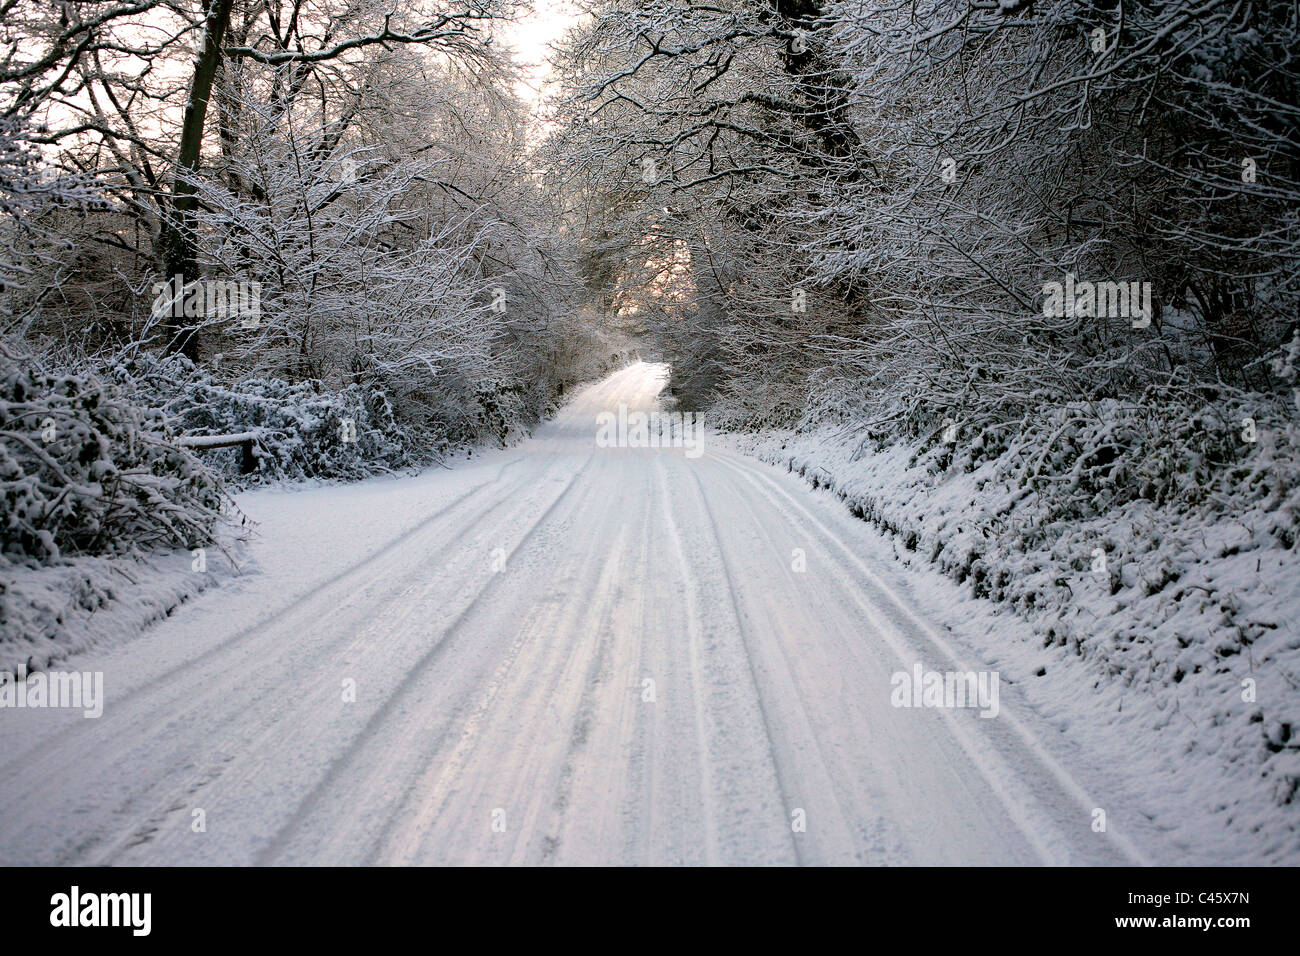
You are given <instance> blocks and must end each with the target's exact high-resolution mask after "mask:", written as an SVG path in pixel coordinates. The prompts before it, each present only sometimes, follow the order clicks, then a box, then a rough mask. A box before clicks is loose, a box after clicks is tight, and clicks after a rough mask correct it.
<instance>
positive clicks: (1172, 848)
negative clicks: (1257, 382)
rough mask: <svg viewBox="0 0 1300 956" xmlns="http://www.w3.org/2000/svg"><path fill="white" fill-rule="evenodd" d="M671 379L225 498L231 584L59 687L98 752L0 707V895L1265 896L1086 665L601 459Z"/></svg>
mask: <svg viewBox="0 0 1300 956" xmlns="http://www.w3.org/2000/svg"><path fill="white" fill-rule="evenodd" d="M665 375H666V370H665V368H664V367H662V366H656V365H651V364H646V363H638V364H636V365H633V366H631V367H629V368H626V369H624V370H621V371H619V372H616V373H614V374H613V375H611V376H609V377H608V378H606V379H604V380H603V381H601V382H598V383H596V384H594V385H592V386H589V387H587V388H585V389H583V390H582V391H581V392H579V393H578V394H576V395H575V396H574V397H573V398H572V400H571V401H570V402H569V404H568V405H567V406H566V407H565V408H564V409H562V410H561V412H560V413H559V414H558V415H557V416H556V418H555V419H554V420H552V421H551V422H549V423H547V424H546V425H544V426H542V427H541V428H539V429H538V431H537V433H536V435H535V436H534V437H533V438H532V439H530V440H528V441H526V442H524V443H522V444H520V445H518V446H516V447H513V448H506V449H493V450H489V451H487V452H485V453H481V452H476V453H474V454H473V455H472V456H470V455H466V456H464V457H457V458H455V459H452V460H450V461H449V463H448V464H449V467H446V468H433V469H430V470H428V471H425V472H423V473H422V474H420V475H418V476H415V477H384V478H376V479H370V480H366V481H362V482H358V483H355V484H351V485H336V486H320V485H316V486H311V485H308V486H296V487H279V488H262V489H257V490H253V491H248V492H245V493H243V494H241V495H239V496H238V499H237V501H238V504H239V507H240V508H241V510H242V511H244V512H245V513H246V514H247V515H249V516H250V517H251V518H252V519H253V520H255V521H256V522H257V523H258V534H257V536H256V537H254V538H253V539H252V540H250V541H249V542H248V543H247V545H246V551H245V552H244V553H242V554H241V556H240V566H239V571H238V572H237V573H233V572H232V573H231V574H229V575H227V576H225V577H222V578H221V579H220V582H219V586H214V587H209V588H207V589H205V590H204V591H203V592H202V593H199V594H196V595H194V596H193V597H191V598H190V599H189V600H187V601H186V602H185V603H183V604H182V605H180V606H179V607H178V608H176V610H175V611H174V613H172V614H170V615H169V616H167V617H166V618H165V619H163V620H161V621H159V622H158V623H157V624H156V625H155V626H153V627H151V628H149V629H148V630H147V631H145V632H144V633H143V634H142V635H140V636H139V637H137V638H136V639H134V640H130V641H116V642H115V641H109V640H104V641H102V642H100V643H98V644H97V645H96V646H93V647H91V648H89V649H88V650H86V651H84V652H82V653H79V654H75V655H72V656H70V657H68V658H66V659H65V660H63V661H61V662H60V665H59V666H60V667H62V668H66V669H69V670H74V669H75V670H77V671H82V672H97V673H103V675H104V690H105V696H106V700H105V703H104V711H103V716H102V717H100V718H99V719H97V720H85V719H83V718H82V717H81V715H80V713H74V712H71V711H60V710H51V709H44V710H36V709H29V710H3V709H0V764H2V765H3V773H0V808H2V811H0V863H3V864H18V863H79V864H83V863H84V864H106V863H112V864H248V863H284V864H306V863H312V864H332V863H339V864H343V863H349V864H359V863H380V864H382V863H557V864H584V863H647V864H668V863H755V864H780V863H807V864H814V863H888V864H907V863H912V864H944V863H953V864H992V863H1022V864H1024V863H1030V864H1037V863H1074V864H1134V863H1147V862H1151V863H1209V862H1229V861H1237V862H1240V861H1255V862H1278V861H1294V860H1295V858H1296V846H1295V841H1294V837H1293V836H1292V835H1291V834H1290V832H1289V831H1288V829H1287V828H1286V826H1285V823H1286V822H1287V817H1286V816H1285V815H1284V813H1283V811H1281V810H1279V809H1278V808H1276V807H1274V806H1271V805H1268V804H1266V803H1265V802H1263V801H1261V800H1260V799H1258V798H1259V796H1260V794H1259V791H1260V788H1259V787H1257V786H1245V785H1240V786H1238V787H1236V788H1234V789H1232V790H1231V791H1228V790H1225V789H1224V787H1223V784H1222V781H1223V780H1224V779H1225V778H1224V777H1223V775H1222V774H1220V775H1219V776H1218V777H1216V778H1215V779H1214V780H1209V781H1201V780H1196V779H1193V778H1195V777H1196V776H1197V775H1198V774H1203V773H1206V772H1207V771H1208V770H1209V769H1210V768H1212V767H1214V766H1215V764H1214V761H1213V760H1212V759H1210V758H1209V757H1208V756H1207V757H1203V756H1201V755H1200V754H1199V752H1198V753H1196V754H1193V755H1192V758H1191V759H1190V760H1186V762H1185V763H1180V762H1179V760H1178V759H1177V758H1178V755H1177V754H1175V753H1174V752H1173V751H1175V750H1176V749H1177V747H1178V746H1179V745H1180V743H1181V742H1183V741H1185V739H1186V737H1185V735H1183V734H1182V731H1181V729H1180V728H1179V727H1178V724H1179V723H1181V722H1183V721H1182V717H1181V716H1175V717H1174V718H1173V719H1172V720H1169V721H1168V724H1167V727H1165V728H1164V729H1160V728H1157V727H1155V726H1154V725H1153V724H1152V721H1153V720H1154V719H1155V715H1157V713H1158V707H1157V702H1156V701H1154V700H1150V701H1144V700H1140V699H1139V700H1133V698H1132V696H1131V695H1130V696H1129V697H1126V698H1125V701H1126V702H1125V706H1124V710H1123V712H1122V717H1116V716H1115V715H1114V714H1113V713H1112V708H1111V707H1110V706H1109V705H1110V704H1111V703H1112V702H1114V701H1115V700H1117V699H1119V697H1120V696H1121V693H1122V692H1121V691H1120V690H1118V688H1117V686H1116V685H1115V683H1114V682H1112V683H1106V682H1105V681H1103V680H1101V678H1100V676H1099V674H1098V672H1097V669H1096V662H1095V661H1091V660H1088V659H1081V658H1079V657H1077V656H1075V655H1072V654H1071V653H1069V652H1068V651H1067V650H1066V649H1064V648H1061V647H1050V648H1046V649H1043V648H1041V646H1040V643H1041V642H1035V641H1034V640H1033V636H1032V630H1031V627H1030V625H1029V624H1028V623H1027V622H1019V621H1016V620H1014V619H1011V618H1009V617H1008V616H1007V615H997V614H994V613H993V612H992V610H991V605H989V603H988V602H984V601H976V600H974V599H972V598H970V597H969V595H968V593H966V591H965V589H964V588H962V587H960V586H959V585H957V584H956V583H954V582H953V581H951V580H949V579H948V578H946V577H944V576H943V575H941V574H940V573H939V572H938V571H937V570H935V569H933V568H931V567H929V566H927V565H925V564H924V562H917V561H913V564H914V566H913V567H910V568H909V567H905V566H904V565H903V563H901V562H900V561H899V560H898V559H897V557H896V552H897V551H898V550H899V549H898V546H897V545H896V544H895V543H894V541H893V540H892V539H891V538H889V537H886V536H884V535H882V534H881V532H880V531H879V530H878V529H876V528H875V527H874V526H873V525H871V524H869V523H868V522H864V521H860V520H857V519H855V518H854V517H853V516H852V515H850V514H849V512H848V511H847V510H846V509H845V508H844V507H843V505H842V503H841V502H840V501H838V500H837V499H836V498H835V497H833V496H832V495H831V494H829V493H827V492H824V491H823V492H812V491H810V490H809V489H808V488H807V486H806V483H805V482H803V481H802V480H801V479H800V478H799V477H798V476H796V475H792V474H789V473H786V472H785V471H783V470H779V469H774V468H771V467H770V466H768V465H765V464H762V463H760V462H757V461H755V460H754V459H753V458H749V457H746V456H744V455H741V454H738V453H737V452H736V451H735V450H733V449H732V448H729V447H726V446H727V443H726V442H724V441H723V440H722V439H721V438H720V437H719V436H717V435H714V434H711V433H707V432H706V434H705V436H704V454H703V455H702V456H700V457H698V458H692V457H688V456H687V455H686V454H685V453H684V450H683V449H674V448H657V449H654V448H617V447H613V448H601V447H598V445H597V442H596V436H597V420H598V416H599V415H600V414H601V413H602V412H609V411H612V410H614V409H616V408H618V407H619V405H621V404H625V405H627V406H628V408H629V409H632V410H642V411H650V410H653V409H655V408H656V407H657V402H658V398H657V397H658V394H659V391H660V390H661V388H662V387H663V383H664V381H665ZM834 465H835V462H833V461H828V466H827V467H829V468H831V470H832V471H833V470H834V469H833V466H834ZM901 473H902V472H901V469H900V470H899V471H898V472H897V473H896V475H895V477H897V476H898V475H899V474H901ZM796 552H798V553H800V554H801V555H802V569H801V567H800V562H799V561H797V560H794V559H793V558H794V556H795V555H796ZM177 573H180V572H179V571H178V572H177ZM1276 599H1277V600H1278V601H1279V602H1281V601H1283V600H1285V599H1286V595H1285V594H1283V593H1281V592H1279V594H1278V595H1277V596H1276ZM1262 643H1263V639H1261V641H1260V642H1258V643H1257V644H1256V645H1255V648H1256V651H1257V652H1258V651H1259V649H1260V647H1261V644H1262ZM918 663H920V664H922V665H923V667H925V668H927V669H930V670H938V671H966V670H973V671H998V672H999V674H1000V675H1001V678H1002V686H1001V692H1000V698H999V706H998V714H997V716H996V717H994V718H987V717H982V716H981V715H980V712H979V711H978V710H975V709H945V708H933V707H896V706H894V705H893V704H892V703H891V699H890V698H891V675H892V674H895V673H897V672H899V671H911V670H912V668H913V667H914V666H915V665H916V664H918ZM1043 663H1046V666H1047V674H1046V676H1044V677H1043V678H1035V677H1033V676H1032V675H1033V671H1034V669H1036V668H1037V667H1038V666H1041V665H1042V664H1043ZM1188 680H1191V678H1189V679H1188ZM1094 686H1095V687H1096V688H1097V689H1096V690H1095V691H1094V690H1093V689H1092V688H1093V687H1094ZM1181 686H1185V687H1186V686H1190V685H1188V684H1187V681H1184V683H1183V685H1181ZM1260 691H1261V701H1263V700H1265V699H1266V695H1267V694H1268V693H1273V692H1274V691H1273V689H1272V687H1271V685H1266V684H1265V682H1264V681H1261V688H1260ZM1165 713H1166V717H1168V713H1167V711H1166V712H1165ZM1117 729H1122V730H1123V732H1122V733H1117V732H1116V731H1117ZM1117 738H1119V739H1117ZM1201 739H1203V740H1204V741H1206V742H1207V745H1208V743H1209V742H1212V741H1213V740H1214V739H1215V738H1213V737H1211V736H1208V735H1207V736H1203V737H1202V738H1201ZM1216 782H1217V783H1218V786H1219V790H1218V794H1217V796H1216V795H1212V794H1211V791H1212V790H1213V788H1214V785H1215V783H1216ZM1237 783H1238V784H1242V781H1240V780H1238V781H1237ZM1225 794H1227V796H1225ZM1225 800H1227V801H1232V804H1233V807H1234V810H1233V813H1234V815H1239V816H1240V817H1241V818H1242V819H1246V818H1248V817H1249V819H1250V820H1253V821H1254V822H1256V823H1258V824H1259V826H1258V827H1257V828H1256V829H1255V830H1254V832H1251V831H1250V829H1249V827H1248V826H1245V825H1244V824H1240V823H1238V824H1234V825H1233V826H1229V825H1227V823H1226V821H1225V819H1224V818H1225V815H1226V814H1225V813H1224V812H1216V811H1215V804H1216V803H1218V802H1222V801H1225ZM1096 808H1104V809H1105V811H1106V815H1107V828H1106V831H1105V832H1096V831H1094V829H1093V821H1094V818H1095V817H1094V810H1095V809H1096ZM1288 812H1289V811H1288ZM1251 814H1255V816H1253V817H1251V816H1250V815H1251ZM800 821H802V822H804V823H806V828H804V829H798V828H797V824H798V823H799V822H800Z"/></svg>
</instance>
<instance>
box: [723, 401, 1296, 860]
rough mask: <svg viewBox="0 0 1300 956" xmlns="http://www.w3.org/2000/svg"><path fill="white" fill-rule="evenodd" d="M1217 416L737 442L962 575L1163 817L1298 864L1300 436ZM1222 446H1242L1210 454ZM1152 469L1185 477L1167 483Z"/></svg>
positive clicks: (983, 642) (1027, 680)
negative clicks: (1096, 458)
mask: <svg viewBox="0 0 1300 956" xmlns="http://www.w3.org/2000/svg"><path fill="white" fill-rule="evenodd" d="M1217 411H1218V412H1219V413H1220V414H1219V415H1218V416H1217V420H1216V416H1214V415H1211V416H1208V417H1206V416H1187V417H1186V419H1185V421H1186V422H1187V426H1186V432H1187V433H1186V434H1183V433H1177V434H1169V433H1166V434H1164V435H1157V436H1156V437H1155V438H1152V437H1150V435H1148V436H1147V437H1146V439H1145V440H1137V439H1136V438H1135V432H1134V430H1133V429H1132V428H1131V427H1129V426H1131V425H1132V417H1133V410H1132V409H1125V408H1124V407H1122V406H1119V405H1117V404H1116V405H1111V406H1105V407H1097V406H1091V407H1088V408H1072V407H1070V406H1058V407H1056V408H1054V409H1045V410H1044V411H1042V412H1040V413H1039V414H1037V415H1035V416H1031V418H1030V419H1028V420H1027V421H1026V422H1025V423H1023V424H1018V425H1017V426H1013V427H1012V428H1011V429H1008V431H1011V432H1013V433H1014V432H1018V434H1011V435H1008V434H1007V433H1006V432H1004V433H1003V434H1002V435H1001V436H999V437H998V439H997V441H996V443H995V447H991V448H984V447H983V446H984V437H983V436H971V435H964V434H961V433H960V432H958V433H957V434H956V435H954V434H953V433H952V431H951V430H950V431H949V435H948V437H950V438H952V439H954V440H953V441H952V442H950V443H944V442H943V441H942V440H938V441H935V440H933V439H932V440H929V441H927V440H924V439H913V440H903V441H895V442H890V441H888V440H887V439H882V440H877V441H873V440H865V441H864V440H862V439H861V438H860V437H855V436H854V435H853V434H852V433H851V432H850V431H846V430H845V429H844V428H843V427H840V428H830V427H825V428H810V429H806V430H801V431H788V430H787V431H777V430H770V431H764V432H758V433H748V434H735V435H731V436H728V437H727V440H728V441H729V442H731V443H733V444H734V446H735V447H736V448H737V449H738V450H740V451H742V452H745V453H747V454H750V455H753V456H755V457H757V458H759V459H762V460H765V461H768V462H770V463H773V464H776V465H778V466H780V467H783V468H786V469H788V470H790V471H792V472H795V473H797V474H799V475H801V476H803V477H804V478H805V479H806V480H808V481H809V482H810V483H811V484H813V485H814V486H815V487H820V488H826V489H830V490H831V491H832V492H833V493H834V494H836V495H838V496H839V497H840V498H841V499H843V501H844V503H845V504H846V505H847V507H848V508H849V509H850V510H851V511H852V512H853V513H854V514H855V515H857V516H858V517H860V518H863V519H864V520H867V521H869V522H871V523H873V524H874V525H876V526H878V527H879V528H880V529H882V530H883V531H885V532H887V533H888V535H889V536H890V538H891V539H892V541H893V542H894V553H895V555H896V556H897V557H898V558H899V559H900V560H902V561H903V562H905V563H907V564H909V565H913V566H915V567H917V568H918V569H927V572H928V573H934V572H938V573H942V574H945V575H947V576H948V577H950V578H951V579H953V580H955V581H956V582H960V583H962V584H964V585H969V592H968V593H969V595H970V600H972V601H974V602H976V603H978V604H980V605H983V607H984V608H986V609H987V611H986V612H985V613H977V612H976V611H975V610H973V609H972V608H970V607H967V608H966V610H965V611H957V612H955V615H954V626H955V628H956V629H957V630H958V631H959V632H961V633H962V635H963V637H964V639H965V640H966V641H967V642H968V643H969V644H970V645H971V646H972V647H973V648H975V649H977V650H978V651H979V652H981V653H982V654H983V656H984V657H985V658H986V659H987V660H988V661H990V662H991V663H992V664H993V665H995V666H997V667H999V668H1000V669H1001V671H1002V672H1003V674H1004V678H1005V679H1010V680H1013V681H1015V682H1016V683H1017V684H1019V685H1020V686H1021V687H1022V688H1024V691H1025V693H1026V695H1027V697H1028V699H1029V700H1030V702H1031V703H1032V705H1033V706H1034V707H1035V708H1037V709H1038V710H1039V711H1040V712H1041V713H1043V714H1044V715H1045V716H1047V717H1049V718H1050V719H1052V720H1053V721H1055V722H1057V724H1058V726H1060V727H1061V728H1062V730H1063V732H1066V733H1067V734H1069V735H1071V736H1072V737H1076V738H1079V740H1080V743H1083V744H1085V745H1086V746H1088V747H1089V748H1090V749H1092V750H1094V751H1095V752H1097V753H1101V754H1108V755H1111V756H1112V758H1113V759H1114V761H1115V765H1116V766H1117V767H1118V768H1122V770H1123V771H1124V772H1125V775H1126V776H1127V777H1129V778H1130V779H1131V782H1132V785H1133V786H1134V787H1135V788H1139V789H1144V791H1145V794H1146V795H1147V797H1148V798H1149V799H1148V804H1149V806H1150V813H1151V814H1152V816H1153V818H1154V819H1155V822H1157V824H1158V825H1160V826H1162V827H1164V828H1168V829H1170V830H1176V829H1178V828H1180V827H1181V826H1182V825H1183V821H1184V819H1185V817H1186V816H1187V815H1188V814H1195V815H1196V816H1198V817H1204V816H1205V815H1207V814H1208V815H1210V816H1212V817H1214V818H1217V819H1219V820H1220V821H1221V822H1222V824H1223V828H1224V829H1223V832H1224V834H1225V842H1224V844H1223V847H1222V849H1221V850H1220V851H1218V853H1219V855H1218V857H1216V858H1219V859H1223V860H1224V861H1225V862H1227V861H1228V860H1229V859H1232V858H1242V857H1244V858H1246V859H1253V860H1256V861H1269V862H1282V861H1287V860H1289V861H1295V860H1296V859H1300V813H1297V809H1298V808H1300V798H1298V797H1297V789H1298V787H1300V737H1298V736H1297V728H1300V624H1297V621H1296V612H1297V610H1300V555H1298V554H1297V548H1296V541H1297V534H1296V529H1297V523H1298V520H1297V519H1298V517H1300V482H1298V481H1297V476H1298V472H1300V468H1298V467H1297V456H1296V448H1297V435H1296V429H1295V426H1294V424H1291V423H1288V422H1287V421H1286V420H1285V418H1281V419H1276V418H1269V419H1265V418H1263V417H1261V419H1260V421H1261V424H1259V425H1258V431H1257V433H1255V434H1254V437H1255V438H1256V441H1254V442H1253V443H1252V442H1246V441H1244V440H1243V439H1242V438H1241V436H1240V434H1239V433H1238V429H1239V427H1240V425H1239V421H1240V419H1239V418H1236V417H1235V416H1236V413H1237V411H1239V409H1235V408H1234V409H1232V410H1228V409H1225V408H1223V407H1220V408H1219V409H1218V410H1217ZM1267 421H1272V422H1276V423H1277V424H1276V426H1275V427H1270V426H1269V425H1268V424H1267ZM1107 435H1108V436H1112V437H1113V436H1116V435H1120V436H1122V437H1121V438H1119V439H1116V442H1115V444H1116V445H1117V446H1118V447H1119V448H1121V449H1122V452H1121V454H1120V455H1119V456H1118V457H1117V459H1116V460H1115V461H1114V463H1113V464H1114V466H1115V467H1112V468H1110V469H1107V470H1105V472H1103V473H1100V474H1093V475H1090V476H1089V475H1084V476H1083V480H1081V475H1080V471H1081V469H1080V467H1079V463H1080V462H1083V463H1084V464H1085V465H1086V464H1088V463H1089V456H1088V455H1087V454H1081V450H1083V449H1096V448H1097V447H1099V446H1102V445H1105V444H1107V442H1106V441H1099V440H1098V439H1099V437H1101V436H1107ZM1198 435H1199V437H1198ZM1229 441H1231V442H1240V443H1241V445H1240V447H1239V448H1238V449H1237V450H1236V451H1234V452H1233V453H1232V454H1231V455H1229V456H1227V457H1228V458H1230V459H1231V460H1225V458H1224V456H1218V457H1216V456H1215V455H1214V454H1212V453H1207V450H1209V451H1210V452H1212V451H1213V449H1215V448H1218V447H1222V446H1224V444H1225V442H1229ZM990 444H991V445H992V444H994V443H992V442H991V443H990ZM1176 449H1182V451H1181V452H1177V451H1176ZM1162 456H1164V457H1165V458H1166V459H1168V458H1169V456H1173V457H1174V458H1176V459H1177V461H1176V462H1174V463H1173V465H1172V467H1169V468H1164V467H1162V466H1163V465H1165V464H1169V461H1163V462H1162V461H1161V460H1160V459H1161V457H1162ZM1083 470H1084V471H1086V468H1084V469H1083ZM1142 472H1146V473H1149V474H1151V475H1162V476H1166V479H1167V477H1168V476H1169V475H1171V474H1172V475H1174V477H1173V478H1172V479H1168V480H1165V479H1162V482H1163V483H1161V482H1157V484H1160V487H1159V488H1157V487H1156V486H1155V485H1153V484H1151V483H1149V482H1148V483H1146V484H1144V483H1143V482H1144V479H1143V475H1142ZM989 602H993V603H992V604H991V605H990V604H989ZM1171 781H1175V782H1176V785H1175V786H1171ZM1171 792H1177V794H1178V798H1177V805H1174V801H1172V800H1171V798H1170V793H1171ZM1233 847H1236V848H1237V851H1234V850H1233ZM1247 848H1249V849H1247Z"/></svg>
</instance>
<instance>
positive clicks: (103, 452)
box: [0, 348, 224, 563]
mask: <svg viewBox="0 0 1300 956" xmlns="http://www.w3.org/2000/svg"><path fill="white" fill-rule="evenodd" d="M165 424H166V423H165V420H164V417H163V415H162V414H161V413H160V412H159V411H158V410H156V409H150V408H144V407H140V406H139V405H137V404H135V403H134V402H133V401H132V400H131V397H130V396H129V394H127V393H125V392H123V390H122V389H121V388H120V387H118V386H116V385H114V384H113V383H111V382H106V381H104V380H102V379H100V378H99V377H97V376H96V375H94V374H91V373H87V372H83V371H79V370H50V369H46V368H44V367H42V365H41V364H40V363H39V362H38V361H37V360H35V359H33V358H30V357H28V356H25V355H23V354H22V353H20V352H18V351H16V350H10V349H8V348H0V438H3V442H2V443H0V529H2V533H0V552H3V554H5V555H7V556H9V557H10V558H11V559H19V560H21V559H28V560H30V561H33V562H37V563H51V562H54V561H57V560H58V559H59V558H61V557H68V556H73V555H90V554H100V555H102V554H120V553H127V552H132V551H137V550H152V549H174V548H193V547H198V546H201V545H203V544H206V543H207V542H208V541H209V540H211V536H212V532H213V530H214V528H215V526H216V524H217V522H218V520H219V519H220V512H221V507H222V503H223V497H224V494H223V491H222V484H221V481H220V479H219V478H217V477H216V476H214V475H213V474H212V473H211V472H210V471H209V470H208V469H207V468H205V467H203V465H202V464H201V463H200V462H198V461H197V460H196V459H195V458H194V456H193V455H191V454H190V453H189V452H188V451H186V450H184V449H182V448H177V447H176V446H174V445H172V444H170V443H169V442H168V441H167V439H166V434H165V431H164V429H165Z"/></svg>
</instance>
